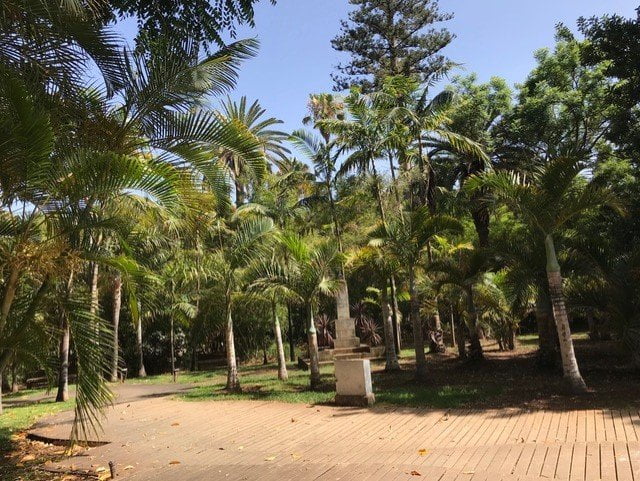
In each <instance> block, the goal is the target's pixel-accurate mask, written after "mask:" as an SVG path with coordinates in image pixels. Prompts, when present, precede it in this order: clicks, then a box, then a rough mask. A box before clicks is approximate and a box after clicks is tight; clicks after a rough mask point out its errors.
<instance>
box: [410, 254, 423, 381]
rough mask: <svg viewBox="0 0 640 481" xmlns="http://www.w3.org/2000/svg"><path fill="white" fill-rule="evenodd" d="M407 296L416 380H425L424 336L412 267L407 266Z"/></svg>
mask: <svg viewBox="0 0 640 481" xmlns="http://www.w3.org/2000/svg"><path fill="white" fill-rule="evenodd" d="M409 295H410V305H411V310H410V317H411V327H412V328H413V347H414V348H415V351H416V378H417V379H426V377H427V358H426V356H425V354H424V336H423V334H422V321H421V319H420V303H419V300H418V290H417V289H416V282H415V274H414V266H409Z"/></svg>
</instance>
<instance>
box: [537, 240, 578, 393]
mask: <svg viewBox="0 0 640 481" xmlns="http://www.w3.org/2000/svg"><path fill="white" fill-rule="evenodd" d="M545 248H546V253H547V279H548V281H549V295H550V298H551V307H552V309H553V317H554V319H555V321H556V329H557V330H558V339H559V341H560V355H561V356H562V371H563V373H564V377H565V379H566V380H567V382H568V384H569V387H570V389H571V390H572V392H574V393H576V394H579V393H585V392H587V385H586V384H585V382H584V379H582V375H581V374H580V369H579V367H578V361H577V359H576V354H575V351H574V349H573V340H572V339H571V329H570V327H569V317H568V316H567V309H566V306H565V302H564V292H563V290H562V274H561V272H560V264H558V259H557V257H556V249H555V245H554V242H553V237H551V235H547V236H546V237H545Z"/></svg>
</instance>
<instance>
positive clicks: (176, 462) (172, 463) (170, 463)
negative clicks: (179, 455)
mask: <svg viewBox="0 0 640 481" xmlns="http://www.w3.org/2000/svg"><path fill="white" fill-rule="evenodd" d="M175 464H180V461H169V465H171V466H173V465H175Z"/></svg>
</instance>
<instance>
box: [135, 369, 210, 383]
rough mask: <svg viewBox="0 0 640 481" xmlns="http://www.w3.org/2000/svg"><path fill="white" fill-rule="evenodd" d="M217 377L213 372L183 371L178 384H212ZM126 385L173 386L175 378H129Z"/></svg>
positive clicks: (169, 376)
mask: <svg viewBox="0 0 640 481" xmlns="http://www.w3.org/2000/svg"><path fill="white" fill-rule="evenodd" d="M215 377H216V372H213V371H193V372H191V371H183V372H179V373H178V377H177V379H176V383H177V384H198V383H203V382H211V381H212V380H214V379H215ZM125 382H126V384H171V383H173V376H172V375H171V374H170V373H166V374H157V375H154V376H147V377H133V378H128V379H127V380H126V381H125Z"/></svg>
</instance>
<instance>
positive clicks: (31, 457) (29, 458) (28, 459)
mask: <svg viewBox="0 0 640 481" xmlns="http://www.w3.org/2000/svg"><path fill="white" fill-rule="evenodd" d="M34 459H36V457H35V456H34V455H33V454H27V455H26V456H22V459H20V462H21V463H26V462H27V461H33V460H34Z"/></svg>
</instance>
